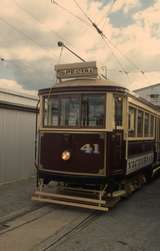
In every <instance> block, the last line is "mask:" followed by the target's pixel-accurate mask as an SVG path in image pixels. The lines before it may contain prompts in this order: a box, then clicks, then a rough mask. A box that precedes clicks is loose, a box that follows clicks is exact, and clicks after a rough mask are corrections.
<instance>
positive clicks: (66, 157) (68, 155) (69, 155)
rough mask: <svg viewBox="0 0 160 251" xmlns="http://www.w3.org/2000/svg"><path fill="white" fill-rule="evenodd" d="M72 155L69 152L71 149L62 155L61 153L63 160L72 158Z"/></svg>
mask: <svg viewBox="0 0 160 251" xmlns="http://www.w3.org/2000/svg"><path fill="white" fill-rule="evenodd" d="M70 157H71V153H70V152H69V151H67V150H66V151H64V152H63V153H62V155H61V158H62V159H63V160H69V159H70Z"/></svg>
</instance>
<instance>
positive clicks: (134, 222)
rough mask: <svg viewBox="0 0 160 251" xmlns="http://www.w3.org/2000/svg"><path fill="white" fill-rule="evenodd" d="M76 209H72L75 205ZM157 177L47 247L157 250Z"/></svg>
mask: <svg viewBox="0 0 160 251" xmlns="http://www.w3.org/2000/svg"><path fill="white" fill-rule="evenodd" d="M75 210H76V209H75ZM159 223H160V179H159V180H156V181H154V182H153V183H151V184H149V185H146V186H144V187H143V189H141V190H140V191H137V192H136V193H134V194H133V195H132V196H131V197H130V198H129V199H128V200H123V201H122V202H120V203H119V204H118V205H117V207H116V208H114V209H113V210H112V211H110V212H109V213H102V214H99V216H98V217H97V218H95V219H94V220H93V221H92V222H90V223H89V224H88V225H86V226H84V227H83V228H81V229H80V230H79V231H76V232H73V233H72V234H70V235H69V236H67V238H66V239H63V240H62V241H61V242H59V243H58V244H57V246H54V247H52V248H50V249H49V251H53V250H54V251H160V227H159Z"/></svg>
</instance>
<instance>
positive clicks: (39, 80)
mask: <svg viewBox="0 0 160 251" xmlns="http://www.w3.org/2000/svg"><path fill="white" fill-rule="evenodd" d="M53 2H54V1H53ZM76 3H78V5H79V6H80V8H81V9H80V8H79V7H78V6H77V4H76ZM81 10H83V12H82V11H81ZM87 16H88V17H89V18H90V19H91V20H92V21H93V22H94V23H95V24H96V25H98V27H99V29H100V30H101V31H103V34H104V35H105V39H102V37H101V36H100V34H98V32H97V31H96V29H95V28H94V27H93V26H92V25H91V23H90V21H89V19H88V18H87ZM0 31H1V36H0V59H1V60H0V88H5V89H10V90H13V91H18V92H24V93H28V94H35V91H37V90H38V89H42V88H47V87H50V86H53V85H54V83H55V72H54V65H55V64H58V63H73V62H78V61H79V60H78V59H77V58H76V57H74V56H73V55H72V54H71V53H69V52H68V51H67V50H66V49H65V48H64V49H63V50H62V49H61V48H60V47H58V46H57V42H58V41H62V42H63V43H64V44H65V45H66V46H67V47H69V48H70V49H72V50H73V51H75V52H76V53H77V54H78V55H80V56H81V57H82V58H84V59H85V60H86V61H97V64H98V66H99V68H100V69H101V71H102V72H103V73H105V74H106V75H107V77H108V78H109V79H111V80H113V81H116V82H119V83H123V84H124V86H126V87H127V88H129V89H131V90H134V89H137V88H141V87H144V86H148V85H151V84H157V83H160V0H80V1H74V0H68V1H65V0H57V1H56V2H54V3H51V0H40V1H38V0H34V1H33V0H15V1H11V0H1V8H0Z"/></svg>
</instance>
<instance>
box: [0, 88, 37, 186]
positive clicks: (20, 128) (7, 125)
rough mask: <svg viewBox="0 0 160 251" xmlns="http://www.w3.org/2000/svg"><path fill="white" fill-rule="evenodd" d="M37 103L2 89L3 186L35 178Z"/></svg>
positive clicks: (0, 178) (0, 159) (0, 171)
mask: <svg viewBox="0 0 160 251" xmlns="http://www.w3.org/2000/svg"><path fill="white" fill-rule="evenodd" d="M37 100H38V99H37V97H35V96H30V95H24V94H20V93H17V92H11V91H6V90H3V89H0V184H2V183H6V182H11V181H14V180H18V179H22V178H28V177H30V176H32V175H33V174H34V134H35V118H36V104H37Z"/></svg>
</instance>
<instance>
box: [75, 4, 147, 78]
mask: <svg viewBox="0 0 160 251" xmlns="http://www.w3.org/2000/svg"><path fill="white" fill-rule="evenodd" d="M116 1H117V0H114V1H113V3H112V5H111V10H112V8H113V6H114V4H115V3H116ZM73 2H74V3H75V4H76V5H77V7H78V8H79V9H80V10H81V12H82V13H83V14H84V16H85V17H86V18H87V19H88V20H89V21H90V23H91V24H92V26H93V27H94V28H95V29H96V31H97V32H98V33H99V34H100V35H101V37H102V38H103V39H105V40H108V42H109V43H110V44H111V45H112V47H113V48H115V49H116V50H117V51H118V52H119V54H120V55H121V56H122V57H124V58H125V59H126V60H127V61H128V62H129V63H130V64H132V65H134V67H135V68H136V69H137V70H138V71H139V72H140V73H142V74H143V75H144V74H145V72H144V71H142V70H141V69H140V68H139V67H138V66H137V65H136V64H135V63H134V62H132V60H130V59H129V58H128V57H127V56H124V55H123V54H122V53H121V51H120V50H119V49H118V48H117V47H116V46H115V45H113V44H112V42H111V41H110V39H109V38H108V37H107V36H106V35H105V34H104V32H103V31H102V30H101V29H100V28H99V27H98V25H97V24H95V23H94V22H93V21H92V19H91V18H90V17H89V16H88V15H87V14H86V13H85V11H84V10H83V9H82V8H81V6H80V5H79V4H78V3H77V1H76V0H73ZM111 10H110V11H111ZM110 49H111V48H110ZM114 56H115V55H114ZM121 68H122V67H121ZM123 71H124V73H125V74H126V71H125V70H123ZM127 74H128V72H127Z"/></svg>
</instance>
